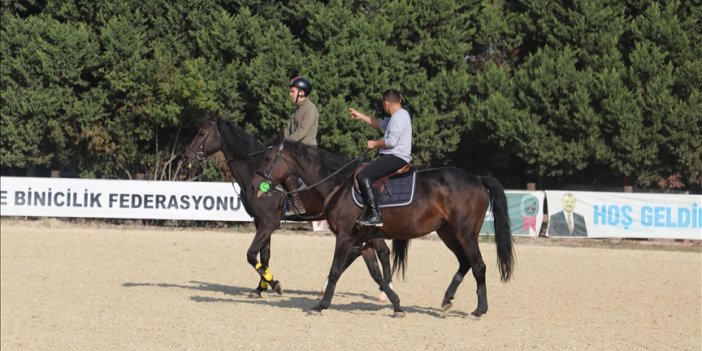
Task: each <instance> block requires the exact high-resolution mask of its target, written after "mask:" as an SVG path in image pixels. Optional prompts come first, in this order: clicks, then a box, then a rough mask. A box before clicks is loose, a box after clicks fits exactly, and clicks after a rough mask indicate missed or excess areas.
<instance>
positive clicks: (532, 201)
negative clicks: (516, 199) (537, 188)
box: [521, 195, 539, 217]
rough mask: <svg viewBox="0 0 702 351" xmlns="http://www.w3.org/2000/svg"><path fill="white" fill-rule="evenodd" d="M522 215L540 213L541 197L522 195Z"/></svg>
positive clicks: (527, 215) (528, 215) (530, 215)
mask: <svg viewBox="0 0 702 351" xmlns="http://www.w3.org/2000/svg"><path fill="white" fill-rule="evenodd" d="M521 209H522V216H525V217H533V216H536V215H537V214H538V213H539V199H538V198H537V197H536V196H533V195H527V196H524V197H522V208H521Z"/></svg>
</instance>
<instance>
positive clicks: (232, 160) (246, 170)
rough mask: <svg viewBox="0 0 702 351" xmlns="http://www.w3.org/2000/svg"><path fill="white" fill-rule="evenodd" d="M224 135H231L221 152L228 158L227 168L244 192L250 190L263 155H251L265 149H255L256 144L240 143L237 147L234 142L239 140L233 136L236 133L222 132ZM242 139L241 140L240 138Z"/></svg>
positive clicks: (225, 140) (225, 141)
mask: <svg viewBox="0 0 702 351" xmlns="http://www.w3.org/2000/svg"><path fill="white" fill-rule="evenodd" d="M221 133H222V135H223V136H224V135H229V138H225V139H224V144H225V146H224V148H223V149H222V150H221V151H222V153H224V156H225V157H226V158H227V161H226V162H227V166H228V167H229V170H230V171H231V172H232V175H233V176H234V179H235V180H236V182H237V183H239V186H240V187H241V189H242V191H245V190H244V189H249V186H250V185H251V182H252V180H253V177H254V174H255V171H256V168H258V165H259V163H260V161H261V155H260V154H259V155H251V153H254V152H256V151H261V150H263V147H260V148H255V147H252V145H256V144H257V143H256V142H252V143H240V145H235V143H234V140H237V137H236V136H233V134H234V132H233V131H231V130H228V131H227V133H224V131H221ZM238 139H241V138H238Z"/></svg>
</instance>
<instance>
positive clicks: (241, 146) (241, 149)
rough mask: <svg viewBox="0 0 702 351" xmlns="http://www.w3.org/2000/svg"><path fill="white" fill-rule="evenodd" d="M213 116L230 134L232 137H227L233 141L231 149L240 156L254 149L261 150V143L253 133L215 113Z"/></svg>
mask: <svg viewBox="0 0 702 351" xmlns="http://www.w3.org/2000/svg"><path fill="white" fill-rule="evenodd" d="M215 118H216V119H217V121H219V122H221V126H222V127H224V128H225V129H226V130H227V131H229V132H230V133H231V134H232V138H229V140H230V142H232V143H234V145H233V146H234V148H233V149H232V151H234V152H236V153H241V155H239V156H240V157H243V156H246V155H248V154H249V153H252V152H255V151H260V150H263V144H262V143H261V142H259V141H258V140H256V138H254V136H253V135H251V134H249V133H247V132H246V131H245V130H244V129H243V128H241V127H239V126H238V125H236V124H234V123H232V122H230V121H228V120H226V119H224V118H222V117H220V116H219V115H215Z"/></svg>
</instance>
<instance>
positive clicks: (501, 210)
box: [252, 141, 514, 317]
mask: <svg viewBox="0 0 702 351" xmlns="http://www.w3.org/2000/svg"><path fill="white" fill-rule="evenodd" d="M346 163H347V161H346V160H345V159H344V158H343V157H340V156H338V155H334V154H332V153H329V152H327V151H324V150H321V149H317V148H311V147H308V146H306V145H303V144H300V143H297V142H291V141H284V142H282V143H281V144H280V145H279V146H278V147H271V148H269V150H268V151H266V154H265V159H264V161H263V163H261V165H260V167H259V169H258V172H256V177H255V178H254V181H253V184H252V185H253V186H254V188H255V189H258V187H259V186H260V184H261V183H263V182H269V184H271V183H272V185H274V186H275V185H277V184H279V183H280V181H281V180H282V179H285V178H286V177H287V176H289V175H290V174H297V175H298V176H300V177H301V178H302V179H303V180H304V181H305V182H306V183H307V184H317V183H319V184H318V185H317V186H315V187H314V188H312V189H310V191H312V192H315V193H317V196H319V197H322V198H327V200H326V201H327V206H326V207H325V209H324V211H325V214H326V218H327V222H328V223H329V227H330V228H331V230H332V231H334V233H336V246H335V250H334V258H333V261H332V265H331V269H330V271H329V277H328V278H327V288H326V291H325V293H324V296H323V298H322V300H321V301H320V302H319V303H318V304H317V305H315V306H314V307H312V308H311V309H310V311H309V312H310V313H314V314H317V313H321V311H322V310H324V309H326V308H328V307H329V305H330V304H331V299H332V296H333V294H334V289H335V287H336V283H337V281H338V279H339V277H340V276H341V274H342V273H343V272H344V270H345V269H346V267H348V266H349V265H350V264H351V262H353V260H354V259H356V258H357V257H358V256H359V255H360V254H362V253H363V250H364V249H365V248H364V246H363V243H364V242H365V241H366V240H367V239H368V237H373V236H374V235H373V234H374V233H373V232H374V231H376V230H377V231H379V234H380V235H381V236H382V237H385V238H388V239H392V240H393V256H394V260H393V261H394V265H393V272H395V271H397V270H399V271H402V272H403V273H404V269H405V267H406V262H407V248H408V244H409V240H410V239H414V238H417V237H420V236H423V235H426V234H428V233H430V232H432V231H436V232H437V234H438V235H439V238H441V240H442V241H443V242H444V244H446V246H447V247H448V248H449V250H451V251H452V252H453V254H454V255H455V256H456V258H457V259H458V271H457V272H456V274H455V275H454V276H453V280H452V281H451V282H450V284H449V286H448V288H447V289H446V292H445V294H444V299H443V302H442V305H441V307H442V309H443V311H446V310H448V309H449V308H451V307H452V303H451V301H452V300H453V298H454V295H455V292H456V289H457V288H458V286H459V284H461V281H463V278H464V276H465V274H466V273H467V272H468V270H470V269H472V270H473V277H474V278H475V281H476V283H477V291H476V293H477V295H478V306H477V308H476V309H475V311H473V312H472V313H471V314H472V315H473V316H475V317H479V316H480V315H482V314H484V313H485V312H487V310H488V302H487V290H486V286H485V271H486V267H485V263H484V262H483V258H482V256H481V254H480V248H479V247H478V235H479V232H480V227H481V226H482V223H483V219H484V218H485V214H486V212H487V210H488V206H489V204H490V203H492V212H493V215H494V220H495V222H494V223H495V244H496V246H497V260H498V267H499V271H500V276H501V279H502V281H503V282H507V281H508V280H509V279H510V277H511V275H512V269H513V265H514V256H513V244H512V232H511V229H510V224H509V217H508V213H507V198H506V196H505V193H504V189H503V188H502V185H501V184H500V183H499V182H498V181H497V180H496V179H494V178H492V177H484V176H474V175H471V174H469V173H466V172H465V171H463V170H461V169H459V168H455V167H444V168H434V169H425V170H419V171H417V172H418V173H417V179H416V190H415V195H414V199H415V200H414V201H413V202H412V203H411V204H409V205H407V206H403V207H387V208H383V209H382V214H383V226H382V227H379V228H375V227H370V228H369V227H360V226H358V225H357V224H356V220H357V219H358V217H359V215H360V214H361V208H359V207H358V206H356V205H355V204H354V202H353V199H352V193H351V192H352V186H353V181H352V179H353V177H352V176H351V174H350V173H351V172H353V169H344V170H343V171H341V172H339V170H340V169H341V168H342V167H344V166H345V164H346ZM264 188H265V187H264ZM252 190H253V189H252ZM259 194H260V193H259ZM370 269H371V268H370V267H369V270H370ZM371 275H372V276H373V278H374V279H375V280H376V282H378V284H380V286H381V289H382V290H383V291H385V293H386V294H387V296H388V298H389V299H390V301H391V302H392V304H393V308H394V314H393V317H402V316H404V311H403V310H402V308H401V307H400V299H399V297H398V296H397V294H395V292H394V291H393V290H392V288H391V287H390V286H389V285H388V284H386V283H385V282H383V281H382V279H381V278H382V277H381V275H380V272H378V271H377V270H371Z"/></svg>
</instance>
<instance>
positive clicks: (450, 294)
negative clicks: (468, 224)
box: [437, 227, 470, 312]
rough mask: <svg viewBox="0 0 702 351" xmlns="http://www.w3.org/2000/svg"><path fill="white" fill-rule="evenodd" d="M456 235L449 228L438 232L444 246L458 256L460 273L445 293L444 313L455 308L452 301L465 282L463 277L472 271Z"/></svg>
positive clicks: (442, 303) (442, 305)
mask: <svg viewBox="0 0 702 351" xmlns="http://www.w3.org/2000/svg"><path fill="white" fill-rule="evenodd" d="M455 233H456V231H454V230H452V229H450V228H448V227H442V228H439V230H437V234H438V235H439V237H440V238H441V239H442V241H443V242H444V244H446V246H447V247H448V248H449V250H451V251H452V252H453V254H454V255H456V258H457V259H458V262H459V265H458V271H457V272H456V274H454V276H453V279H452V280H451V283H450V284H449V286H448V288H447V289H446V292H445V293H444V300H443V301H442V302H441V310H442V311H443V312H446V311H448V310H449V309H451V307H453V303H452V302H451V301H453V298H454V296H455V295H456V290H457V289H458V286H459V285H461V282H463V277H465V275H466V273H468V270H469V269H470V264H469V261H468V258H467V257H466V254H465V252H464V250H463V247H461V245H460V243H459V242H458V240H456V237H455Z"/></svg>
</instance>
